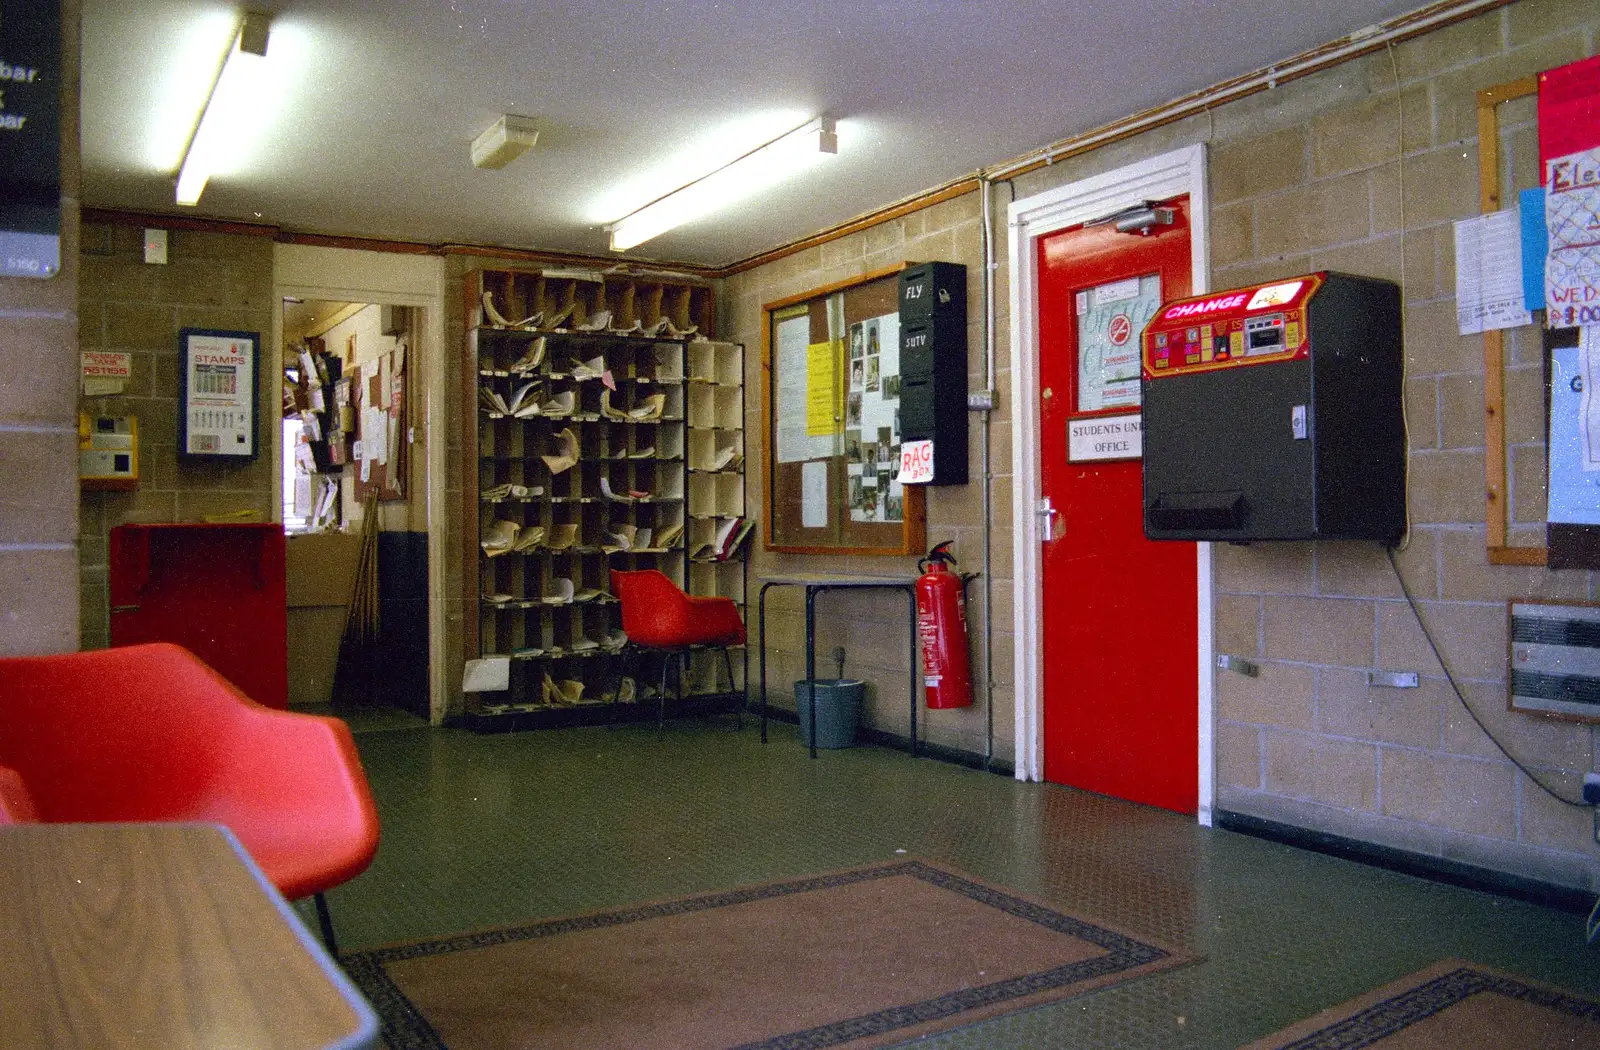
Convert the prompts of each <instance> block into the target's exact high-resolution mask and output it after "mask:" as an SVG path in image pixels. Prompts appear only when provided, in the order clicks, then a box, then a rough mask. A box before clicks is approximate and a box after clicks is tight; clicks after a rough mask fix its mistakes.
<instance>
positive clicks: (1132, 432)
mask: <svg viewBox="0 0 1600 1050" xmlns="http://www.w3.org/2000/svg"><path fill="white" fill-rule="evenodd" d="M1143 456H1144V431H1143V428H1142V426H1141V425H1140V416H1139V414H1138V413H1137V412H1135V413H1132V414H1131V415H1126V416H1079V417H1078V418H1077V419H1069V420H1067V461H1068V462H1070V463H1090V462H1094V461H1095V460H1105V459H1140V458H1142V457H1143Z"/></svg>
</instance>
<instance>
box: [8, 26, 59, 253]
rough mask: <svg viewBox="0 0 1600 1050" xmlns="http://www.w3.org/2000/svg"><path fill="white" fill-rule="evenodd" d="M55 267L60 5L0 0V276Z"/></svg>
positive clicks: (57, 224)
mask: <svg viewBox="0 0 1600 1050" xmlns="http://www.w3.org/2000/svg"><path fill="white" fill-rule="evenodd" d="M60 270H61V5H60V3H59V0H0V277H37V278H47V277H54V276H55V275H56V274H57V273H58V272H59V271H60Z"/></svg>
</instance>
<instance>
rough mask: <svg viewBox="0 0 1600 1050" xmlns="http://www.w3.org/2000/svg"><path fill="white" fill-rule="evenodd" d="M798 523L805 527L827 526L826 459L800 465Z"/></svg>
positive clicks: (822, 527) (818, 527)
mask: <svg viewBox="0 0 1600 1050" xmlns="http://www.w3.org/2000/svg"><path fill="white" fill-rule="evenodd" d="M800 525H801V527H802V528H807V529H825V528H827V527H828V463H827V461H826V460H811V461H809V462H807V463H804V464H802V465H801V467H800Z"/></svg>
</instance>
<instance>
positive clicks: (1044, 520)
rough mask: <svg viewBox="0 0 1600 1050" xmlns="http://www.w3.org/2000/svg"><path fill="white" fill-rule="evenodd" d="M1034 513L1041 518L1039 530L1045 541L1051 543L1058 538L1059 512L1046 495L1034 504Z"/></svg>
mask: <svg viewBox="0 0 1600 1050" xmlns="http://www.w3.org/2000/svg"><path fill="white" fill-rule="evenodd" d="M1033 513H1034V514H1035V515H1036V516H1037V517H1038V518H1039V531H1040V532H1041V533H1042V534H1043V536H1044V542H1046V543H1049V542H1050V541H1051V540H1053V539H1055V538H1056V515H1057V514H1058V513H1059V512H1058V511H1057V510H1056V508H1055V507H1054V506H1052V505H1051V503H1050V497H1049V496H1046V497H1045V498H1044V499H1042V500H1040V501H1039V502H1038V503H1036V504H1034V507H1033Z"/></svg>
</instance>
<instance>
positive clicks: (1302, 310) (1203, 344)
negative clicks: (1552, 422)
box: [1142, 272, 1406, 544]
mask: <svg viewBox="0 0 1600 1050" xmlns="http://www.w3.org/2000/svg"><path fill="white" fill-rule="evenodd" d="M1142 349H1143V358H1144V360H1143V385H1144V421H1143V424H1144V528H1145V535H1146V536H1148V537H1149V538H1151V539H1157V540H1232V541H1238V542H1242V541H1252V540H1377V541H1378V542H1380V543H1385V544H1393V543H1396V542H1398V541H1399V540H1400V538H1401V537H1402V536H1403V535H1404V533H1405V527H1406V485H1405V481H1406V437H1405V420H1404V416H1403V411H1404V406H1403V397H1404V390H1403V375H1404V370H1403V354H1404V348H1403V346H1402V344H1401V327H1400V289H1399V287H1398V286H1397V285H1395V284H1394V283H1392V282H1389V281H1380V280H1375V279H1372V278H1366V277H1352V276H1349V275H1346V274H1339V273H1326V272H1325V273H1313V274H1307V275H1305V276H1303V277H1293V278H1288V279H1286V280H1281V281H1274V282H1272V283H1270V284H1264V285H1256V286H1253V287H1249V288H1238V289H1234V290H1231V291H1226V292H1214V293H1211V294H1209V295H1203V296H1197V297H1195V298H1192V299H1184V300H1180V301H1178V302H1174V303H1171V304H1168V305H1167V306H1166V307H1165V308H1163V309H1162V310H1161V311H1160V312H1159V313H1158V314H1156V316H1155V317H1154V318H1153V319H1152V320H1151V321H1150V323H1149V324H1148V325H1146V326H1145V330H1144V336H1143V348H1142Z"/></svg>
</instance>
